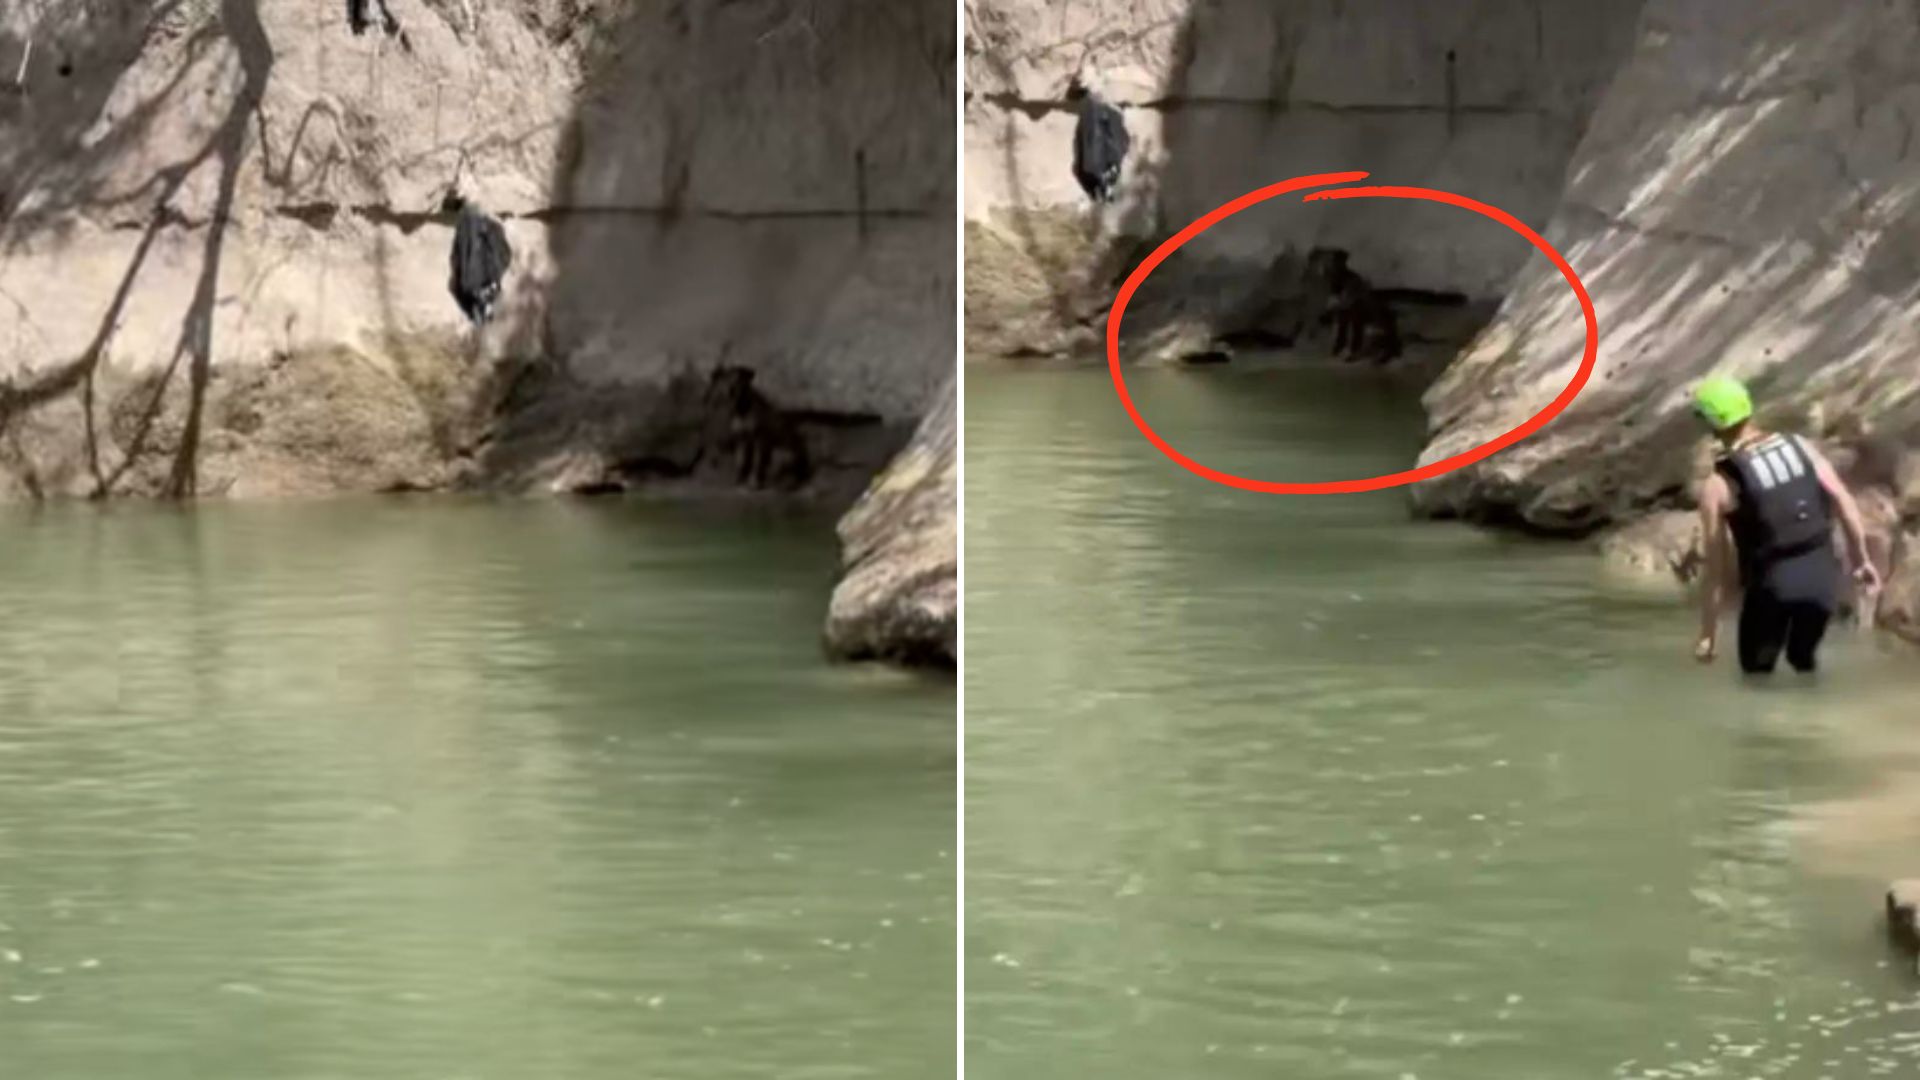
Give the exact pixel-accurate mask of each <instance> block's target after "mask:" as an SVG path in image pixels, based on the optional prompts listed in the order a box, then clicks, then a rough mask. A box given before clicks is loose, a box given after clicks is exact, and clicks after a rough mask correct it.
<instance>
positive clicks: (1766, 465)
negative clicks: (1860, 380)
mask: <svg viewBox="0 0 1920 1080" xmlns="http://www.w3.org/2000/svg"><path fill="white" fill-rule="evenodd" d="M1713 464H1714V468H1715V469H1716V470H1717V471H1718V472H1719V473H1720V475H1722V476H1724V477H1726V478H1727V482H1728V483H1729V484H1731V485H1732V486H1733V493H1734V498H1735V504H1734V508H1733V513H1732V514H1731V515H1729V516H1728V518H1727V525H1728V527H1729V528H1730V529H1731V530H1732V532H1733V543H1734V548H1735V550H1737V551H1738V552H1739V554H1740V577H1741V580H1742V581H1746V582H1751V581H1753V580H1754V577H1753V575H1754V572H1755V571H1756V570H1758V569H1761V568H1763V567H1765V566H1767V565H1768V564H1769V563H1773V562H1777V561H1779V560H1781V559H1787V558H1791V557H1793V556H1795V555H1801V554H1805V553H1806V552H1809V551H1814V550H1816V549H1818V548H1820V547H1822V546H1824V545H1827V544H1829V543H1831V542H1832V540H1833V516H1832V511H1831V510H1830V508H1829V507H1828V505H1827V491H1826V489H1825V488H1823V487H1821V486H1820V478H1819V476H1817V475H1816V474H1815V473H1814V471H1813V458H1812V456H1811V455H1809V454H1808V453H1807V450H1806V447H1805V446H1804V445H1802V444H1801V442H1800V440H1799V439H1798V438H1796V437H1794V436H1792V435H1767V436H1765V437H1763V438H1761V439H1759V440H1757V441H1755V442H1753V443H1750V444H1749V445H1747V446H1743V447H1741V448H1739V449H1737V450H1734V451H1732V452H1731V453H1723V454H1721V455H1720V456H1719V457H1718V458H1716V459H1715V460H1714V463H1713Z"/></svg>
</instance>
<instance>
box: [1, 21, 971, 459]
mask: <svg viewBox="0 0 1920 1080" xmlns="http://www.w3.org/2000/svg"><path fill="white" fill-rule="evenodd" d="M388 6H389V7H390V8H391V10H392V12H393V14H394V15H395V17H396V18H397V19H398V21H399V23H400V32H399V33H397V34H395V35H391V36H389V35H386V34H384V33H381V32H379V31H378V30H377V29H376V30H374V31H370V32H368V33H367V34H365V35H362V36H355V35H354V34H352V33H351V32H350V31H349V29H348V27H347V24H346V9H347V5H346V4H344V3H314V4H267V3H263V2H261V0H155V2H153V3H143V4H118V3H101V2H94V0H75V2H71V3H44V4H24V5H23V4H8V5H0V71H3V72H4V74H3V75H0V495H13V496H21V497H29V496H46V497H51V496H57V495H62V494H69V495H120V494H179V495H186V494H194V493H199V494H211V493H215V492H226V493H228V494H236V495H238V494H249V493H269V492H283V491H287V492H291V491H330V490H340V489H356V490H357V489H366V488H387V487H420V488H442V487H450V486H461V485H473V486H481V487H487V488H496V489H507V490H549V489H554V488H559V489H572V488H578V487H585V488H589V489H604V488H605V487H607V486H609V485H611V486H621V485H623V484H625V483H627V482H628V481H629V479H630V478H633V477H639V476H643V475H648V471H649V470H652V469H667V470H668V472H671V469H669V468H668V466H669V465H670V464H672V463H675V462H678V463H682V464H684V463H685V461H686V460H688V454H689V453H690V452H691V451H689V450H688V449H687V448H686V447H685V446H684V445H683V444H684V442H685V436H684V434H683V430H684V429H685V428H686V427H687V426H688V425H689V424H696V423H697V422H698V419H699V418H698V416H697V415H695V413H696V412H697V410H698V406H699V395H698V394H694V395H691V396H689V395H688V394H687V393H686V392H685V385H684V384H686V382H687V380H688V379H689V378H691V379H692V380H693V381H695V382H697V381H698V379H699V378H700V377H701V376H702V375H704V373H705V372H706V371H707V370H709V369H711V368H712V367H713V366H715V365H716V364H719V363H721V362H723V360H724V362H726V363H730V364H739V365H744V366H748V367H752V368H754V369H755V370H756V371H757V373H758V380H757V382H756V385H757V386H759V387H760V388H762V389H763V390H764V391H765V392H766V394H767V396H768V397H769V398H770V399H771V400H773V401H774V402H776V403H777V404H779V405H780V406H782V407H783V408H786V409H790V410H795V411H797V412H800V413H803V414H806V415H810V416H813V417H815V418H816V421H817V422H813V423H811V424H810V426H808V428H807V432H808V437H809V438H810V439H811V440H812V441H813V442H814V443H815V445H816V449H817V450H818V451H819V452H818V454H817V455H816V456H817V457H819V458H821V459H822V460H824V461H826V462H827V463H829V466H830V467H831V468H833V469H838V470H839V471H840V472H841V473H843V474H844V476H846V477H853V478H855V479H854V487H855V490H857V487H858V485H859V484H860V483H862V482H864V481H865V479H866V478H868V477H870V476H871V475H872V472H873V471H874V470H875V469H877V468H878V467H879V466H880V465H881V464H882V463H883V462H884V461H885V460H886V457H887V456H888V455H889V454H890V453H891V452H892V451H893V450H895V449H897V447H898V446H899V445H900V442H901V441H902V439H903V438H904V435H905V434H906V432H907V431H908V430H910V429H911V425H912V424H913V423H914V422H915V421H916V420H917V419H918V417H919V416H920V414H921V413H922V412H924V411H925V409H926V408H927V407H928V405H929V403H930V402H931V401H932V400H933V394H934V391H935V390H936V389H937V387H938V386H939V385H940V381H941V380H942V379H943V378H944V377H945V376H946V374H947V371H948V368H949V367H950V363H949V361H948V357H950V356H951V355H952V351H953V343H954V341H955V338H954V327H953V325H952V323H953V317H952V310H953V309H952V300H951V297H952V294H953V289H954V287H955V282H954V276H953V262H954V257H953V252H954V249H953V242H954V230H953V224H952V220H953V219H952V215H953V207H954V200H955V189H954V183H953V178H954V157H953V151H954V147H953V143H954V140H953V129H952V120H951V116H952V102H953V96H952V90H953V82H952V79H953V72H952V64H951V60H950V58H951V57H952V55H953V53H954V44H955V43H954V34H953V13H952V9H951V7H950V6H949V5H947V4H943V3H941V2H939V0H908V2H905V3H902V2H899V0H854V2H848V3H839V4H821V5H801V4H779V3H729V2H724V0H676V2H673V3H657V4H656V3H642V2H639V0H601V2H584V0H506V2H496V3H488V4H478V3H469V2H466V0H389V4H388ZM29 43H31V50H30V51H29ZM16 76H18V82H17V83H16ZM456 186H457V187H458V188H459V189H460V190H461V191H462V192H464V193H465V194H467V195H468V196H471V197H473V198H474V199H476V200H477V201H478V202H479V203H480V204H481V205H482V206H484V207H485V208H486V209H488V210H489V211H490V212H492V213H494V214H496V215H498V216H499V217H500V218H501V219H502V220H503V222H504V224H505V227H506V229H507V232H508V234H509V239H510V241H511V243H512V245H513V248H514V252H515V260H514V264H513V267H512V270H511V272H510V275H509V278H508V281H507V284H506V290H505V296H504V302H503V306H502V309H501V310H500V312H499V313H498V314H497V316H496V319H495V320H494V322H493V323H491V324H489V325H488V326H486V327H485V328H484V329H480V330H475V329H473V328H471V327H469V326H468V325H467V324H466V323H465V321H464V320H463V319H462V317H461V315H460V312H459V310H458V309H457V307H456V306H455V305H454V302H453V300H452V299H451V297H450V296H449V295H448V292H447V276H448V266H447V261H448V249H449V245H450V242H451V235H452V225H453V219H452V217H451V215H449V214H446V213H443V212H442V211H441V209H440V198H441V196H442V195H443V194H444V193H445V192H446V191H447V190H449V189H450V188H453V187H456ZM863 417H865V418H873V421H874V422H872V423H855V422H852V420H853V419H857V418H863ZM876 431H885V432H886V433H888V434H887V437H886V438H884V439H882V438H877V437H876V436H875V432H876ZM569 433H572V435H569ZM575 436H577V437H575ZM676 475H677V478H678V479H681V480H688V479H693V480H697V479H698V478H699V477H698V475H697V471H696V472H695V473H683V474H676ZM714 475H715V477H716V479H717V478H718V473H716V474H714ZM843 478H844V477H843Z"/></svg>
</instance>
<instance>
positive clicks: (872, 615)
mask: <svg viewBox="0 0 1920 1080" xmlns="http://www.w3.org/2000/svg"><path fill="white" fill-rule="evenodd" d="M958 404H959V399H958V395H957V394H956V393H955V389H954V385H953V383H951V382H949V383H948V384H947V387H946V389H944V390H943V391H941V393H940V395H939V398H938V404H936V405H935V406H934V408H933V409H932V410H931V411H929V412H928V413H927V415H926V418H925V419H923V420H922V421H921V422H920V426H919V428H918V429H916V430H915V432H914V435H913V439H912V441H911V442H910V443H908V445H907V448H906V449H905V450H903V451H901V453H900V455H899V456H898V457H897V458H895V459H894V461H893V463H892V464H890V465H888V466H887V469H886V471H885V472H883V473H881V474H880V476H879V477H878V478H877V479H875V480H874V482H873V485H872V486H871V487H869V488H868V489H867V492H866V494H865V495H863V496H861V499H860V501H859V502H858V503H856V504H855V505H854V508H853V509H852V510H851V511H849V512H848V513H847V516H846V517H845V518H843V519H842V520H841V522H840V541H841V546H842V550H843V555H842V561H843V564H844V576H843V577H842V578H841V580H840V584H839V586H838V587H837V588H835V590H834V593H833V600H832V602H831V604H830V606H829V608H828V612H827V628H826V646H827V649H828V651H829V653H831V654H833V655H835V656H839V657H844V658H848V659H875V658H878V659H887V660H895V661H903V662H907V663H914V664H920V665H925V666H932V667H947V668H952V667H954V666H955V665H956V664H957V662H958V660H959V656H960V653H959V641H958V630H959V589H958V585H959V568H960V532H959V513H958V511H959V507H960V485H959V442H958V440H959V427H958V423H957V420H958Z"/></svg>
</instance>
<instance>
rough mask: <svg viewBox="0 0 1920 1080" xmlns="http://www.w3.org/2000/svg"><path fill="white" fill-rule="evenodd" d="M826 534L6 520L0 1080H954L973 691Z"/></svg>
mask: <svg viewBox="0 0 1920 1080" xmlns="http://www.w3.org/2000/svg"><path fill="white" fill-rule="evenodd" d="M830 525H831V523H830V522H821V521H790V520H784V519H781V518H779V517H772V516H768V515H765V514H751V513H745V512H739V511H731V512H730V511H723V510H717V509H715V510H705V511H689V510H684V509H681V510H670V509H664V508H659V507H647V506H637V505H631V504H624V505H623V504H619V503H598V502H596V503H592V504H579V503H544V504H528V503H488V502H457V501H404V502H402V501H394V502H377V501H375V502H363V501H346V502H339V503H305V504H285V505H227V506H223V505H217V504H216V505H211V506H208V507H206V508H205V509H202V510H199V511H197V512H182V511H177V510H170V509H167V508H163V507H140V506H126V507H114V508H109V509H107V510H104V511H103V510H99V509H96V508H91V507H72V508H60V509H53V510H48V511H44V512H38V513H36V512H32V511H28V510H17V511H8V512H6V513H4V514H0V1075H3V1076H5V1077H8V1078H10V1080H11V1078H16V1077H17V1078H20V1080H116V1078H122V1077H125V1078H139V1080H163V1078H176V1077H177V1078H180V1080H189V1078H191V1080H209V1078H225V1077H234V1078H246V1080H269V1078H272V1080H279V1078H286V1080H294V1078H298V1080H321V1078H352V1080H385V1078H394V1080H400V1078H408V1080H421V1078H431V1080H460V1078H465V1080H483V1078H485V1080H528V1078H533V1077H543V1078H545V1077H552V1078H561V1077H565V1078H586V1080H591V1078H595V1077H619V1078H623V1080H626V1078H631V1077H636V1076H660V1077H703V1078H704V1077H773V1076H778V1077H822V1078H825V1077H836V1078H837V1077H866V1076H871V1077H945V1076H951V1075H952V1061H953V1016H954V963H953V919H954V915H953V911H954V887H955V886H954V859H953V835H954V817H955V814H954V806H953V802H954V768H955V761H954V736H953V701H954V687H953V685H952V684H951V682H947V683H944V684H943V683H941V682H939V681H931V682H929V681H922V680H917V679H911V678H907V677H903V676H897V675H891V674H887V673H885V672H881V671H875V670H870V669H863V668H837V667H832V666H829V665H827V664H825V663H823V662H822V660H821V657H820V652H819V648H818V640H819V638H818V635H819V625H820V620H821V616H822V613H823V611H824V610H825V602H826V596H827V593H828V591H829V589H830V587H831V584H832V574H833V570H834V564H835V558H836V553H835V548H834V545H833V539H832V532H831V528H830Z"/></svg>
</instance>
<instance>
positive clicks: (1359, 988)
mask: <svg viewBox="0 0 1920 1080" xmlns="http://www.w3.org/2000/svg"><path fill="white" fill-rule="evenodd" d="M1129 386H1130V387H1131V388H1132V390H1133V392H1134V395H1135V398H1136V401H1137V402H1138V403H1139V404H1140V406H1141V408H1142V411H1143V412H1144V414H1145V415H1146V416H1147V418H1148V420H1149V421H1150V422H1152V423H1153V424H1154V426H1155V428H1156V430H1158V431H1159V432H1160V433H1161V434H1162V435H1163V436H1165V437H1166V438H1167V439H1168V440H1169V441H1170V442H1172V443H1173V445H1175V446H1176V447H1179V448H1181V449H1182V450H1183V451H1184V452H1187V453H1189V454H1191V455H1192V456H1194V457H1196V458H1197V459H1199V460H1200V461H1202V462H1205V463H1206V464H1209V465H1212V466H1215V467H1219V468H1224V469H1226V470H1228V471H1232V472H1237V473H1240V474H1242V475H1248V476H1255V477H1260V478H1264V479H1273V480H1333V479H1346V478H1354V477H1360V476H1372V475H1377V474H1380V473H1383V472H1388V471H1394V470H1398V469H1400V468H1404V467H1406V466H1407V464H1408V463H1409V462H1411V461H1412V459H1413V456H1414V454H1415V452H1416V450H1417V448H1418V444H1419V441H1420V434H1421V431H1422V427H1423V425H1422V421H1421V418H1420V412H1419V409H1418V404H1417V399H1416V398H1415V396H1414V394H1413V393H1412V392H1411V391H1410V390H1409V389H1408V388H1407V387H1404V386H1400V387H1395V386H1389V385H1384V384H1382V383H1380V382H1378V381H1375V380H1373V379H1371V378H1370V377H1368V376H1365V375H1362V374H1360V373H1347V372H1298V373H1281V372H1274V371H1265V372H1261V371H1254V372H1246V371H1231V370H1224V369H1209V370H1206V371H1193V372H1161V373H1152V372H1139V373H1137V374H1135V375H1133V376H1132V377H1131V378H1130V380H1129ZM966 409H967V411H966V420H967V430H966V439H967V442H966V457H967V467H966V499H967V503H966V544H967V563H966V575H967V576H966V603H967V617H966V624H965V629H966V641H965V648H966V653H965V671H964V679H965V690H966V705H967V718H966V725H967V727H966V744H967V749H966V753H967V771H966V793H965V799H966V845H967V848H966V853H967V889H966V904H967V916H966V919H967V930H966V941H967V945H966V965H967V966H966V976H967V987H968V989H967V998H968V1000H967V1040H968V1073H969V1076H971V1077H978V1078H982V1080H1007V1078H1040V1077H1058V1076H1098V1077H1103V1078H1108V1080H1126V1078H1135V1077H1138V1078H1142V1080H1145V1078H1152V1080H1166V1078H1169V1077H1210V1078H1213V1077H1228V1078H1230V1077H1248V1078H1252V1077H1265V1078H1271V1077H1286V1078H1289V1080H1316V1078H1347V1077H1352V1078H1356V1080H1357V1078H1362V1077H1365V1078H1386V1080H1406V1078H1417V1080H1446V1078H1457V1080H1557V1078H1567V1080H1574V1078H1582V1080H1592V1078H1602V1077H1687V1076H1707V1077H1729V1078H1738V1080H1744V1078H1748V1077H1792V1078H1808V1080H1813V1078H1818V1077H1833V1078H1836V1080H1837V1078H1853V1077H1870V1076H1883V1075H1884V1076H1893V1075H1903V1076H1913V1075H1920V993H1917V992H1916V991H1920V979H1916V978H1915V977H1914V975H1913V973H1912V970H1911V968H1910V967H1903V966H1902V965H1901V964H1900V963H1898V962H1896V961H1895V960H1894V959H1893V958H1892V956H1891V954H1890V953H1889V952H1888V950H1887V948H1886V945H1885V942H1884V940H1883V938H1882V937H1881V936H1879V925H1878V923H1877V921H1876V920H1877V917H1878V911H1879V905H1880V902H1881V896H1882V894H1883V891H1884V887H1885V883H1886V881H1887V880H1889V879H1891V878H1897V877H1905V876H1920V843H1916V842H1915V841H1916V840H1920V719H1916V717H1917V716H1920V713H1916V710H1915V709H1914V707H1913V704H1912V702H1913V701H1914V700H1915V699H1916V693H1920V662H1917V661H1920V658H1917V657H1916V656H1915V655H1914V654H1913V653H1912V652H1910V651H1905V650H1904V649H1902V648H1897V647H1894V646H1891V645H1889V644H1887V643H1885V642H1879V641H1875V640H1872V639H1871V638H1869V637H1866V636H1864V635H1862V634H1861V633H1860V632H1858V631H1852V630H1847V629H1843V630H1839V631H1836V632H1835V634H1834V635H1833V637H1832V639H1831V640H1830V642H1829V647H1828V648H1827V649H1826V650H1825V652H1824V654H1823V661H1824V662H1825V663H1826V665H1827V670H1826V672H1825V673H1824V674H1823V675H1822V676H1821V677H1819V679H1818V680H1816V681H1815V682H1813V683H1797V682H1796V681H1795V680H1793V679H1791V678H1783V679H1781V680H1780V681H1779V682H1778V684H1776V685H1774V686H1770V687H1766V688H1754V687H1747V686H1743V685H1742V684H1741V683H1740V681H1739V678H1738V676H1737V674H1736V673H1735V671H1734V670H1733V668H1732V667H1731V665H1730V664H1728V663H1727V662H1726V661H1725V660H1724V659H1723V661H1722V662H1721V663H1720V664H1718V665H1717V666H1715V667H1712V668H1707V669H1702V668H1701V667H1699V666H1698V665H1696V664H1695V663H1694V661H1693V660H1692V658H1691V655H1690V648H1691V643H1692V642H1691V632H1692V626H1693V616H1692V613H1691V609H1689V608H1688V607H1686V606H1685V605H1684V604H1683V602H1682V601H1681V600H1680V599H1679V598H1677V597H1675V596H1673V595H1671V594H1670V592H1669V591H1668V590H1666V589H1663V588H1660V587H1649V586H1645V585H1642V584H1640V583H1636V582H1627V581H1621V580H1615V579H1612V578H1610V577H1608V576H1607V575H1606V574H1604V573H1602V572H1601V569H1600V567H1599V565H1598V563H1597V562H1596V560H1595V559H1594V558H1593V556H1592V555H1591V554H1590V553H1589V552H1588V551H1587V550H1585V549H1584V548H1583V547H1582V546H1581V545H1577V544H1571V543H1550V542H1544V541H1534V540H1524V539H1519V538H1516V537H1513V536H1507V535H1494V534H1489V533H1483V532H1479V531H1476V530H1473V529H1469V528H1466V527H1464V526H1458V525H1449V524H1439V523H1416V522H1413V521H1412V520H1411V519H1410V518H1409V516H1408V514H1407V512H1406V509H1405V495H1404V492H1401V491H1387V492H1382V493H1376V494H1369V495H1352V496H1313V497H1299V496H1292V497H1288V496H1273V495H1259V494H1251V493H1243V492H1239V491H1235V490H1230V489H1228V488H1225V487H1221V486H1218V485H1214V484H1211V483H1208V482H1206V481H1204V480H1201V479H1199V478H1197V477H1194V476H1192V475H1190V474H1188V473H1186V472H1184V471H1182V470H1179V469H1178V468H1177V467H1176V466H1175V465H1174V464H1172V463H1171V462H1169V461H1168V460H1167V459H1166V458H1164V457H1162V456H1160V455H1159V454H1158V452H1157V451H1155V450H1154V449H1153V448H1152V447H1151V446H1150V445H1149V444H1148V443H1147V442H1146V441H1145V440H1144V439H1143V438H1141V436H1140V435H1139V434H1138V433H1137V432H1136V431H1135V429H1134V428H1133V427H1132V425H1131V424H1130V422H1129V421H1128V419H1127V418H1126V415H1125V414H1124V412H1122V410H1121V408H1120V405H1119V403H1118V400H1117V399H1116V397H1115V395H1114V392H1113V388H1112V385H1111V383H1110V382H1109V381H1108V379H1107V376H1106V374H1105V373H1104V372H1103V371H1102V372H1074V373H1048V374H1036V373H1027V374H1011V373H1006V372H996V371H994V370H992V369H988V368H973V369H970V370H969V374H968V379H967V401H966Z"/></svg>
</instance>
